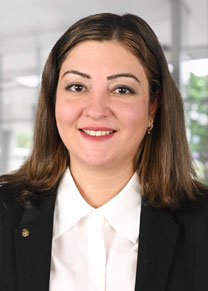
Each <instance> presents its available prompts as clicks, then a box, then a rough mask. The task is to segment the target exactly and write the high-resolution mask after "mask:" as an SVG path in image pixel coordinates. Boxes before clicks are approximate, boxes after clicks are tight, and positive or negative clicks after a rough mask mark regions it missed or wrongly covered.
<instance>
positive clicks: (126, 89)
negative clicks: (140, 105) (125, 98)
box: [114, 86, 135, 95]
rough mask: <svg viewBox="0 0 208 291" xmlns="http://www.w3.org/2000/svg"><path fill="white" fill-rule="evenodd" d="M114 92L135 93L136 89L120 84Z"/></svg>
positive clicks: (122, 93)
mask: <svg viewBox="0 0 208 291" xmlns="http://www.w3.org/2000/svg"><path fill="white" fill-rule="evenodd" d="M114 92H116V93H117V94H121V95H127V94H135V91H134V90H133V89H132V88H129V87H127V86H119V87H117V88H116V89H115V90H114Z"/></svg>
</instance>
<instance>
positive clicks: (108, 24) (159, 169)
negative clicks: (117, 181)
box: [0, 13, 203, 209]
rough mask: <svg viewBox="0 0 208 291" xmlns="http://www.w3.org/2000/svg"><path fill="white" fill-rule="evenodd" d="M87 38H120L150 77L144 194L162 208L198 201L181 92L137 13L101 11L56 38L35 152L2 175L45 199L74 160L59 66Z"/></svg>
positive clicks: (141, 159)
mask: <svg viewBox="0 0 208 291" xmlns="http://www.w3.org/2000/svg"><path fill="white" fill-rule="evenodd" d="M86 40H96V41H103V40H108V41H117V42H120V43H122V44H124V45H125V46H126V47H128V48H129V50H130V51H131V52H132V53H133V54H134V55H135V56H137V57H138V59H139V60H140V62H141V63H142V65H143V67H144V69H145V72H146V75H147V78H148V81H149V96H150V103H151V102H153V101H154V100H155V98H158V103H159V108H158V111H157V114H156V116H155V120H154V128H153V130H152V132H151V134H150V135H145V137H144V139H143V141H142V145H141V147H140V149H139V151H138V155H137V157H136V162H135V170H137V172H138V175H139V178H140V183H141V187H142V195H143V196H144V197H146V199H147V201H148V202H149V203H150V204H151V205H153V206H154V207H157V208H162V207H168V208H171V209H176V208H178V207H179V206H180V205H181V204H182V203H183V201H184V200H186V199H187V198H188V199H189V200H193V199H194V196H195V194H194V193H196V191H197V189H200V188H201V187H203V186H202V185H201V184H200V182H198V180H197V177H196V173H195V171H194V168H193V163H192V158H191V154H190V151H189V147H188V143H187V139H186V130H185V121H184V109H183V101H182V98H181V95H180V93H179V91H178V89H177V87H176V85H175V83H174V81H173V79H172V77H171V75H170V73H169V70H168V66H167V62H166V59H165V57H164V54H163V51H162V48H161V46H160V44H159V42H158V39H157V37H156V35H155V34H154V32H153V31H152V29H151V28H150V26H149V25H148V24H147V23H146V22H145V21H144V20H143V19H141V18H140V17H138V16H136V15H132V14H125V15H122V16H119V15H116V14H111V13H101V14H95V15H91V16H89V17H86V18H83V19H81V20H79V21H78V22H76V23H75V24H74V25H72V26H71V27H70V28H69V29H68V30H67V31H66V32H65V33H64V34H63V35H62V36H61V37H60V39H59V40H58V41H57V42H56V44H55V45H54V47H53V48H52V50H51V52H50V55H49V57H48V59H47V62H46V64H45V67H44V70H43V74H42V82H41V90H40V96H39V103H38V108H37V115H36V124H35V131H34V145H33V149H32V152H31V155H30V157H29V158H28V159H27V160H26V162H25V163H24V164H23V165H22V166H21V168H20V169H19V170H17V171H16V172H13V173H11V174H8V175H4V176H2V177H1V178H0V181H1V182H2V183H7V184H9V185H14V186H15V187H17V186H18V187H19V188H18V189H20V191H19V194H18V199H19V200H21V201H22V202H23V203H24V202H25V201H28V200H30V201H34V202H35V201H40V200H42V199H44V198H46V197H47V195H46V193H48V190H50V189H52V188H54V187H56V186H57V185H58V183H59V181H60V179H61V177H62V175H63V173H64V171H65V169H66V167H68V166H69V164H70V159H69V153H68V151H67V149H66V147H65V145H64V144H63V142H62V140H61V138H60V136H59V133H58V130H57V126H56V120H55V102H56V88H57V82H58V76H59V72H60V68H61V66H62V64H63V62H64V60H65V59H66V57H67V55H68V54H69V53H70V50H71V49H72V48H73V47H74V46H76V45H77V44H78V43H80V42H83V41H86Z"/></svg>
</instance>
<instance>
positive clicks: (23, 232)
mask: <svg viewBox="0 0 208 291" xmlns="http://www.w3.org/2000/svg"><path fill="white" fill-rule="evenodd" d="M29 235H30V232H29V230H28V229H27V228H23V230H22V236H23V237H28V236H29Z"/></svg>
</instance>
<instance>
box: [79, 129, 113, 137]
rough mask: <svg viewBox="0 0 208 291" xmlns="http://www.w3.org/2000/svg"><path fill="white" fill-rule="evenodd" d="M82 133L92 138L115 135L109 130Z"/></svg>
mask: <svg viewBox="0 0 208 291" xmlns="http://www.w3.org/2000/svg"><path fill="white" fill-rule="evenodd" d="M82 131H84V132H85V133H86V134H89V135H91V136H103V135H108V134H111V133H113V130H111V131H109V130H85V129H82Z"/></svg>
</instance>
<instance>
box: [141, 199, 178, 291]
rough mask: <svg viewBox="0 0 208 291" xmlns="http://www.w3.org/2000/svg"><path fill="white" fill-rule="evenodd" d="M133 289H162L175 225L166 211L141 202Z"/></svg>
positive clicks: (167, 271)
mask: <svg viewBox="0 0 208 291" xmlns="http://www.w3.org/2000/svg"><path fill="white" fill-rule="evenodd" d="M140 223H141V224H140V234H139V251H138V261H137V275H136V286H135V291H150V290H154V291H165V289H166V288H165V286H166V283H167V279H168V274H169V270H170V266H171V261H172V258H173V255H174V247H175V243H176V239H177V234H178V230H179V226H178V225H177V224H175V223H174V221H173V216H172V214H171V213H169V212H168V211H167V212H166V211H164V210H158V209H154V208H152V207H150V206H147V205H144V204H143V205H142V210H141V222H140Z"/></svg>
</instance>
